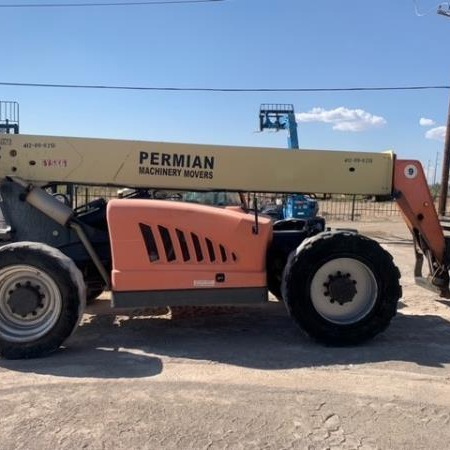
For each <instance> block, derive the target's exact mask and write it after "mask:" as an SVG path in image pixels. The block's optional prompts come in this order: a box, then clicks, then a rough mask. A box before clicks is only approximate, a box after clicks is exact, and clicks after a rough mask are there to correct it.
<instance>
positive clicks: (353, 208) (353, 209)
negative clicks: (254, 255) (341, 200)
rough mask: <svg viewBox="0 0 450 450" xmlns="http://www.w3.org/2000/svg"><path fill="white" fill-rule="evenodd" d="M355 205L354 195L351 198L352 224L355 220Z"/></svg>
mask: <svg viewBox="0 0 450 450" xmlns="http://www.w3.org/2000/svg"><path fill="white" fill-rule="evenodd" d="M355 203H356V195H354V196H353V198H352V218H351V221H352V222H354V220H355Z"/></svg>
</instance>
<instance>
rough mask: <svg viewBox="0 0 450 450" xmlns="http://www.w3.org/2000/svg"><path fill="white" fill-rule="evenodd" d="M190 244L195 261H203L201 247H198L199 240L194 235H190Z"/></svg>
mask: <svg viewBox="0 0 450 450" xmlns="http://www.w3.org/2000/svg"><path fill="white" fill-rule="evenodd" d="M191 238H192V244H193V245H194V250H195V256H196V257H197V261H203V259H204V257H203V252H202V246H201V245H200V239H199V238H198V236H197V235H196V234H195V233H191Z"/></svg>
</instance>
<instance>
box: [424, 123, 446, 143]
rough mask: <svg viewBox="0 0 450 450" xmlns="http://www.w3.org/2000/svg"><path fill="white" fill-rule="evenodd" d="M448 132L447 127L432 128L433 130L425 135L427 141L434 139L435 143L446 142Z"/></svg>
mask: <svg viewBox="0 0 450 450" xmlns="http://www.w3.org/2000/svg"><path fill="white" fill-rule="evenodd" d="M446 130H447V127H445V126H442V127H436V128H432V129H431V130H428V131H427V132H426V133H425V137H426V138H427V139H434V140H435V141H441V142H444V141H445V132H446Z"/></svg>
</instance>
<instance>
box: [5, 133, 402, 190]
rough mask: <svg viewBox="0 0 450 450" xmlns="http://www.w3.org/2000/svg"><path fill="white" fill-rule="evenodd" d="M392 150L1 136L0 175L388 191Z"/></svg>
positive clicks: (194, 186) (165, 185) (177, 185)
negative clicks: (347, 149) (309, 148)
mask: <svg viewBox="0 0 450 450" xmlns="http://www.w3.org/2000/svg"><path fill="white" fill-rule="evenodd" d="M393 167H394V154H393V153H392V152H384V153H366V152H347V151H328V150H308V149H300V150H288V149H281V148H259V147H235V146H234V147H231V146H218V145H196V144H179V143H164V142H145V141H126V140H108V139H91V138H75V137H53V136H34V135H33V136H29V135H23V134H19V135H3V136H0V179H1V178H5V177H7V176H10V175H14V176H18V177H21V178H23V179H25V180H27V181H30V182H34V183H48V182H61V183H69V182H70V183H78V184H92V185H113V186H130V187H152V188H157V189H180V190H233V191H255V192H315V193H328V192H329V193H346V194H377V195H381V194H388V193H390V192H391V190H392V179H393Z"/></svg>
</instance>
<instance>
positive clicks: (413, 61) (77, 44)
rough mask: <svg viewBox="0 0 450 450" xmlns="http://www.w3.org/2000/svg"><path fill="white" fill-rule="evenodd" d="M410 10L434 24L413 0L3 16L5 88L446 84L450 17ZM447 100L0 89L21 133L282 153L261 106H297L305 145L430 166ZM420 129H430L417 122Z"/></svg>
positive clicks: (436, 96) (291, 1)
mask: <svg viewBox="0 0 450 450" xmlns="http://www.w3.org/2000/svg"><path fill="white" fill-rule="evenodd" d="M76 1H77V0H54V2H58V3H64V2H66V3H74V2H76ZM88 1H91V0H84V2H88ZM97 1H101V0H97ZM105 1H106V0H105ZM110 1H113V0H110ZM24 2H25V1H24ZM45 2H50V0H45ZM80 2H81V0H80ZM92 2H93V0H92ZM8 3H13V2H12V1H11V0H0V6H1V5H2V4H8ZM16 3H21V1H17V2H16ZM26 3H44V0H26ZM417 4H418V8H419V10H420V12H427V11H429V14H427V15H424V16H423V17H418V15H416V12H415V8H414V2H413V0H378V1H374V2H368V1H362V0H345V1H340V2H339V1H335V0H334V1H331V0H321V1H313V0H309V1H307V0H228V1H224V2H213V3H199V4H185V5H160V6H156V5H153V6H134V7H132V6H129V7H110V8H106V7H91V8H48V9H47V8H40V9H36V8H29V9H25V8H20V9H7V8H0V23H1V31H2V33H1V34H2V36H3V42H4V45H6V46H7V47H8V51H7V52H5V51H3V52H2V56H1V59H0V81H1V82H22V83H27V82H29V83H68V84H101V85H128V86H175V87H207V88H209V87H211V88H214V87H218V88H223V87H225V88H271V87H274V88H283V87H286V88H315V87H324V88H326V87H352V86H399V85H449V84H450V58H448V57H447V55H446V42H447V39H448V37H449V36H450V17H449V18H447V17H443V16H441V15H438V14H437V13H436V10H437V6H438V4H439V3H438V2H436V1H433V0H417ZM449 95H450V92H449V91H446V90H438V91H420V92H411V91H407V92H340V93H331V92H323V93H199V92H194V93H192V92H190V93H189V92H142V91H112V90H101V91H98V90H75V89H50V88H29V87H6V86H0V100H10V101H17V102H19V103H20V113H21V132H22V133H27V134H49V135H70V136H90V137H105V138H123V139H145V140H156V141H178V142H193V143H209V144H226V145H249V146H267V147H285V146H286V133H284V132H279V133H269V132H265V133H256V132H255V131H256V130H257V128H258V110H259V106H260V104H261V103H292V104H294V106H295V110H296V113H297V114H298V116H297V117H298V120H299V129H298V132H299V140H300V146H301V147H304V148H318V149H321V148H323V149H348V150H363V151H383V150H387V149H393V150H394V151H395V152H396V153H397V154H398V155H399V156H400V157H402V158H410V157H411V158H416V159H420V160H421V161H422V162H423V164H424V166H425V168H427V166H428V165H429V162H430V164H431V165H432V166H434V161H435V158H436V154H437V153H438V152H439V153H440V154H441V155H442V149H443V128H442V127H443V126H444V125H445V123H446V119H447V112H448V104H449ZM421 119H427V120H422V125H421V124H420V120H421Z"/></svg>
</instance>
